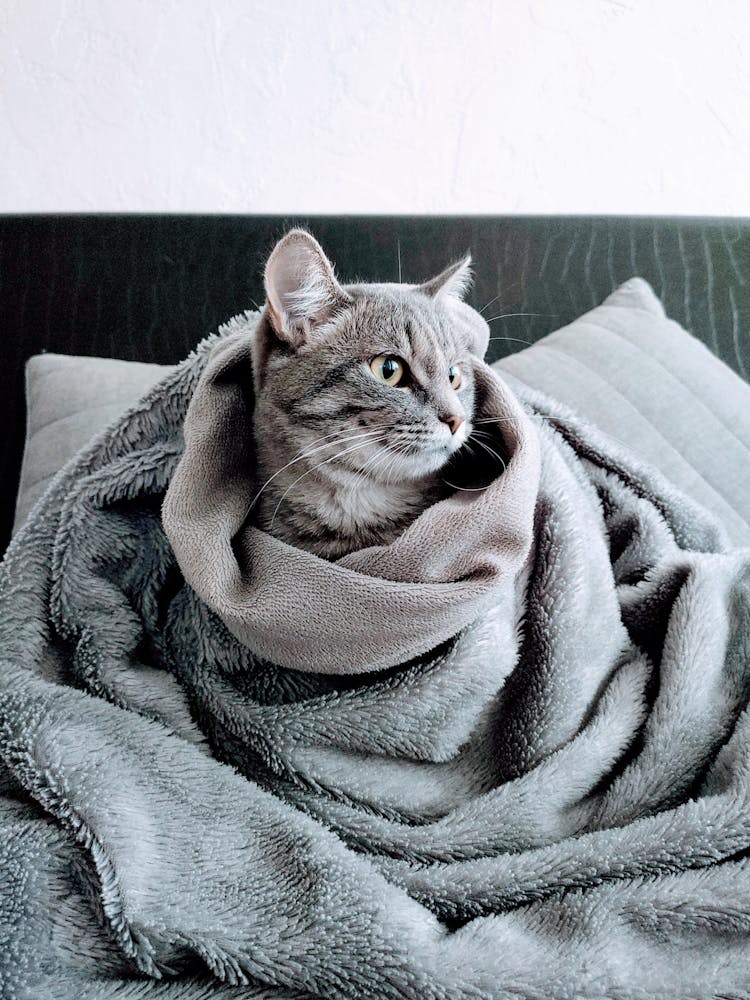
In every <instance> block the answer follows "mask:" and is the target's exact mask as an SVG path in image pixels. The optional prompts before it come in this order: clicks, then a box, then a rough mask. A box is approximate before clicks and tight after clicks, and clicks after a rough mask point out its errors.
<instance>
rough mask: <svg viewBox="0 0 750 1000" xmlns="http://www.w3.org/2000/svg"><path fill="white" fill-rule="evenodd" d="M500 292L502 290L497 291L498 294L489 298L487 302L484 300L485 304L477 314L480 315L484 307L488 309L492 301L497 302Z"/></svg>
mask: <svg viewBox="0 0 750 1000" xmlns="http://www.w3.org/2000/svg"><path fill="white" fill-rule="evenodd" d="M502 294H503V293H502V292H498V294H497V295H496V296H495V297H494V299H490V301H489V302H485V304H484V305H483V306H482V308H481V309H480V310H479V315H480V316H481V314H482V313H483V312H484V310H485V309H489V307H490V306H491V305H492V303H493V302H497V300H498V299H499V298H500V297H501V295H502Z"/></svg>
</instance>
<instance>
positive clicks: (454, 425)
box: [440, 414, 464, 434]
mask: <svg viewBox="0 0 750 1000" xmlns="http://www.w3.org/2000/svg"><path fill="white" fill-rule="evenodd" d="M440 419H441V420H442V421H443V423H444V424H447V425H448V426H449V427H450V429H451V434H455V433H456V431H457V430H458V428H459V427H460V426H461V424H462V423H463V422H464V418H463V417H457V416H456V415H455V414H449V415H448V416H445V417H441V418H440Z"/></svg>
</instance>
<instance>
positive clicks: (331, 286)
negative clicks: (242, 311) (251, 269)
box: [265, 229, 349, 350]
mask: <svg viewBox="0 0 750 1000" xmlns="http://www.w3.org/2000/svg"><path fill="white" fill-rule="evenodd" d="M265 286H266V305H267V309H268V318H269V319H270V321H271V326H272V327H273V329H274V331H275V333H276V335H277V336H278V337H279V338H280V339H281V340H284V341H286V342H287V343H288V344H289V345H290V346H291V347H293V348H294V349H295V350H297V349H299V348H301V347H304V346H305V345H308V344H314V343H315V342H316V341H317V340H318V339H319V338H318V333H319V331H320V328H321V327H322V326H323V325H324V324H325V323H326V322H327V321H328V320H329V319H330V318H331V317H332V316H333V314H334V312H335V311H336V309H337V307H339V306H340V305H342V304H343V303H344V302H346V301H348V300H349V296H348V295H347V293H346V292H345V291H344V289H343V288H342V287H341V285H340V284H339V283H338V281H336V278H335V276H334V273H333V265H332V264H331V262H330V261H329V260H328V258H327V257H326V255H325V254H324V253H323V250H322V248H321V246H320V244H319V243H318V241H317V240H316V239H314V237H312V236H311V235H310V233H308V232H306V231H305V230H304V229H292V230H291V232H288V233H287V234H286V236H285V237H284V238H283V239H282V240H280V241H279V242H278V243H277V244H276V246H275V247H274V249H273V252H272V253H271V256H270V257H269V258H268V263H267V264H266V271H265Z"/></svg>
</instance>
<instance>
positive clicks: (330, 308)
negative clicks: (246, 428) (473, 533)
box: [252, 229, 489, 559]
mask: <svg viewBox="0 0 750 1000" xmlns="http://www.w3.org/2000/svg"><path fill="white" fill-rule="evenodd" d="M470 263H471V260H470V258H469V257H467V258H466V259H464V260H461V261H459V262H458V263H456V264H454V265H452V266H451V267H449V268H447V270H445V271H443V273H442V274H440V275H438V276H437V277H436V278H433V279H432V280H431V281H428V282H426V283H425V284H422V285H407V284H352V285H345V286H342V285H340V284H339V282H338V281H337V280H336V277H335V276H334V271H333V267H332V265H331V263H330V261H329V260H328V258H327V257H326V255H325V254H324V252H323V250H322V249H321V247H320V245H319V244H318V243H317V242H316V240H315V239H314V238H313V237H312V236H311V235H310V234H309V233H307V232H305V231H304V230H301V229H295V230H292V231H291V232H289V233H288V234H287V235H286V236H285V237H284V238H283V239H282V240H281V241H280V242H279V243H277V245H276V247H275V248H274V250H273V252H272V253H271V255H270V257H269V259H268V262H267V264H266V269H265V291H266V305H265V309H264V311H263V315H262V318H261V322H260V324H259V326H258V328H257V331H256V334H255V340H254V343H253V368H254V377H255V400H256V402H255V413H254V433H255V443H256V450H257V463H258V476H259V478H258V489H257V493H256V495H255V498H254V501H253V508H252V510H253V516H254V520H255V523H257V524H258V525H259V526H260V527H261V528H263V529H264V530H266V531H268V532H270V533H271V534H273V535H275V536H277V537H278V538H280V539H282V540H283V541H286V542H288V543H289V544H291V545H295V546H297V547H299V548H302V549H307V550H308V551H310V552H313V553H315V554H316V555H318V556H321V557H323V558H325V559H336V558H338V557H340V556H343V555H345V554H346V553H349V552H352V551H354V550H356V549H361V548H364V547H366V546H370V545H382V544H387V543H388V542H390V541H392V540H393V539H394V538H395V537H396V536H397V535H398V534H399V533H400V532H401V531H403V530H404V528H405V527H406V526H407V525H408V524H409V523H410V522H411V521H412V520H413V519H414V518H415V517H417V516H418V515H419V514H420V513H421V512H422V511H423V510H425V508H426V507H427V506H429V505H430V504H432V503H435V502H436V501H437V500H439V499H441V498H443V497H445V496H446V494H447V493H448V492H450V491H451V490H452V489H454V488H455V484H453V483H451V482H448V480H450V479H451V477H450V475H449V474H448V473H449V471H450V467H451V465H452V463H453V462H454V459H455V457H456V456H457V455H458V453H459V452H460V451H461V449H464V451H465V450H466V447H467V444H468V442H469V437H470V435H471V434H472V431H473V430H474V428H473V425H472V418H473V416H474V407H475V385H474V379H473V374H472V364H471V358H472V356H474V357H479V358H480V359H481V357H482V356H483V354H484V351H485V349H486V347H487V341H488V336H489V331H488V327H487V324H486V323H485V321H484V320H483V318H482V317H481V316H480V315H479V313H478V312H476V311H475V310H474V309H472V308H470V307H469V306H467V305H466V304H465V303H464V302H463V301H462V295H463V294H464V292H465V291H466V288H467V286H468V284H469V282H470V279H471V273H470ZM480 433H481V432H480ZM468 446H469V447H471V445H468ZM485 447H486V446H485Z"/></svg>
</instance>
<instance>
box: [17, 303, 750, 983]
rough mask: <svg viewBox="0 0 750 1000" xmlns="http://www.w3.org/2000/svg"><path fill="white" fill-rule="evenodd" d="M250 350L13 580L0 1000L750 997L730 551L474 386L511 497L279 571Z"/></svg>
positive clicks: (692, 511) (502, 396)
mask: <svg viewBox="0 0 750 1000" xmlns="http://www.w3.org/2000/svg"><path fill="white" fill-rule="evenodd" d="M255 321H256V319H255V317H253V316H249V315H248V316H247V317H245V318H243V319H240V320H237V321H235V322H233V323H232V324H230V325H229V326H228V327H227V328H225V329H224V330H223V331H222V333H221V335H220V337H219V338H211V339H209V340H208V341H206V342H204V343H203V344H202V345H201V346H200V347H199V348H198V350H197V351H196V353H195V354H193V355H192V356H191V357H190V358H188V359H187V361H185V362H184V363H183V364H182V365H181V366H180V367H179V368H178V369H177V370H176V371H175V373H174V374H170V375H169V376H167V377H166V378H165V379H164V380H163V381H162V382H161V383H160V384H159V385H158V386H157V387H156V388H155V389H154V390H153V391H152V392H151V393H150V394H149V395H148V396H147V397H146V398H145V399H144V400H143V401H142V403H141V404H140V405H138V406H137V407H136V408H135V409H134V410H132V411H131V412H130V413H128V414H127V415H126V416H125V417H123V419H122V420H121V421H120V422H119V423H118V424H117V425H116V426H114V427H112V428H110V429H109V431H107V432H106V433H105V434H103V435H102V436H100V437H99V438H98V439H97V440H96V441H94V442H93V443H92V445H91V446H90V447H89V448H88V449H87V450H86V451H85V452H84V453H82V454H81V455H80V456H79V457H78V458H77V459H76V460H74V462H73V463H72V464H71V465H69V466H68V467H67V468H66V469H64V470H63V472H61V473H60V474H59V475H58V476H57V478H56V479H55V481H54V483H53V484H52V486H51V487H50V489H49V490H48V492H47V493H46V495H45V497H44V498H43V499H42V501H41V502H40V503H39V504H38V506H37V507H36V508H35V511H34V513H33V514H32V516H31V517H30V519H29V521H28V523H27V525H26V526H25V527H24V529H23V530H22V531H21V533H20V534H19V535H18V536H17V537H16V539H15V540H14V542H13V543H12V545H11V547H10V549H9V551H8V554H7V556H6V559H5V561H4V563H3V566H2V569H1V570H0V574H1V579H0V658H1V659H2V663H1V664H0V831H1V832H0V874H1V875H2V881H1V882H0V963H2V965H1V973H0V992H1V995H2V997H3V998H5V997H7V998H20V997H31V998H48V997H49V998H57V997H60V998H74V997H75V998H78V1000H90V998H104V997H118V998H120V997H122V998H152V997H153V998H157V997H158V998H161V997H168V998H191V1000H198V998H205V997H213V996H221V997H227V998H230V997H243V998H245V997H269V998H270V997H281V998H293V997H325V998H331V997H368V998H369V997H377V998H381V997H383V998H390V997H400V998H420V1000H421V998H445V1000H451V998H462V997H466V998H480V997H492V998H508V1000H510V998H515V1000H518V998H535V1000H557V998H560V1000H562V998H569V1000H573V998H620V1000H626V998H628V1000H635V998H639V1000H647V998H648V1000H658V998H667V997H669V998H678V997H679V998H696V1000H697V998H701V1000H705V998H709V997H724V998H728V997H735V998H737V997H747V996H750V861H749V860H748V858H747V852H748V848H749V847H750V801H749V795H748V791H749V790H750V776H749V775H748V766H749V763H750V759H749V757H748V751H749V750H750V716H749V715H748V712H747V704H748V697H749V696H750V670H748V665H749V661H750V572H749V569H748V567H749V566H750V553H749V552H748V551H747V550H744V551H740V550H731V549H730V548H729V546H728V544H727V543H726V540H725V537H724V533H723V531H722V529H721V527H720V526H719V525H718V524H716V523H715V522H714V520H713V519H712V517H711V516H710V515H709V514H708V513H707V512H706V511H704V510H702V509H700V508H698V507H697V506H696V505H694V504H693V503H692V502H690V501H688V500H687V499H686V498H685V497H684V496H682V495H680V494H678V493H677V492H676V491H675V490H674V489H673V488H672V487H671V486H670V485H669V484H668V483H667V482H665V481H664V480H663V479H662V478H661V477H660V476H659V475H658V474H657V473H656V472H655V471H653V470H652V469H649V468H646V467H644V466H643V465H641V464H640V463H639V462H638V460H637V459H636V458H634V457H633V456H631V455H629V454H628V453H627V452H626V451H625V450H624V448H623V447H622V446H621V445H620V444H619V443H617V442H613V441H612V440H611V439H607V438H605V437H604V436H602V435H601V434H599V433H598V432H597V431H596V430H595V429H594V428H592V427H590V426H584V425H583V424H582V423H580V422H578V421H577V420H576V418H575V417H574V416H573V415H572V414H571V413H569V412H567V411H565V410H564V409H563V408H562V407H560V406H558V405H557V404H556V403H554V402H553V401H551V400H549V399H546V398H543V397H541V396H538V395H536V394H534V393H531V392H529V391H528V390H526V389H524V388H523V387H522V386H521V385H520V384H517V385H515V386H514V389H515V396H514V395H513V393H511V392H509V390H508V389H507V387H506V386H505V385H504V384H503V383H501V382H500V381H499V379H497V378H496V377H495V376H493V375H492V374H491V373H489V370H485V369H483V370H482V374H481V376H480V379H481V382H482V393H481V405H482V406H483V407H484V409H485V412H490V413H492V412H495V413H497V419H498V421H501V422H500V423H499V424H498V426H499V427H502V428H503V431H502V434H503V441H504V444H505V446H506V457H507V459H508V461H507V468H506V470H505V472H504V473H502V475H501V476H499V477H496V479H498V480H499V481H498V482H495V481H494V480H493V481H492V482H491V483H487V484H485V485H486V489H476V490H475V491H474V492H465V493H462V494H461V497H460V498H457V497H453V498H449V500H447V501H443V502H441V503H446V504H447V506H446V507H442V508H441V507H440V504H438V505H436V507H435V508H431V512H430V513H429V523H428V526H427V527H428V529H429V530H425V531H422V527H421V526H418V527H415V529H414V532H412V535H411V536H410V537H409V538H406V539H400V540H399V541H398V543H396V545H397V548H396V549H395V550H393V551H392V552H391V553H390V556H389V554H388V553H386V552H384V551H382V550H378V549H377V548H375V549H372V550H366V551H365V552H364V553H363V554H359V555H358V556H357V557H356V558H355V559H353V560H352V561H351V564H348V565H344V566H339V567H337V566H335V565H333V564H326V565H325V566H316V565H314V564H313V563H312V562H310V559H312V558H313V557H310V559H308V558H307V557H305V558H304V560H303V562H298V560H299V559H300V558H301V557H300V556H299V555H298V554H297V553H296V552H295V551H294V550H291V551H286V550H288V549H289V547H288V546H286V547H283V546H282V543H279V544H278V545H277V544H275V543H273V542H272V541H271V542H269V541H268V539H267V538H266V539H263V538H261V537H260V534H262V533H257V532H256V531H255V529H253V528H252V527H251V526H250V525H249V522H247V520H246V519H243V517H244V515H243V510H242V504H239V502H238V497H239V496H241V495H242V491H243V490H244V489H245V488H246V484H245V483H244V480H243V477H244V473H243V471H242V469H243V462H244V461H245V459H243V460H242V461H239V460H238V458H237V455H239V454H240V453H241V451H242V448H243V444H242V442H243V441H245V440H247V439H249V437H250V435H249V433H248V431H247V427H245V428H244V429H243V428H242V427H241V426H238V425H237V421H238V420H239V421H243V420H244V421H247V419H248V415H249V413H250V412H251V400H250V399H249V397H248V392H249V391H250V390H248V386H251V384H252V383H251V382H248V381H247V380H246V379H243V377H242V374H243V371H244V370H245V368H246V356H245V348H244V343H245V341H246V338H247V337H249V336H250V334H251V330H252V328H253V324H254V323H255ZM222 358H223V360H222ZM228 358H229V359H230V361H231V359H232V358H234V360H235V361H236V364H234V363H233V362H232V363H227V359H228ZM243 366H244V367H243ZM238 386H240V387H241V389H242V391H241V392H239V393H238V391H237V387H238ZM216 393H218V395H219V396H221V397H222V398H223V399H224V405H219V403H218V401H216V402H215V407H216V408H215V409H213V410H212V409H210V408H209V410H207V411H205V410H204V411H202V410H201V407H202V405H203V402H204V401H205V400H207V399H208V398H209V397H212V396H214V395H215V394H216ZM516 397H517V398H518V399H520V401H521V403H522V404H523V405H519V403H518V402H517V401H516ZM191 400H192V403H191ZM243 400H244V402H243ZM211 406H214V403H212V404H211ZM499 409H502V411H503V412H502V413H501V412H499ZM212 414H213V416H212ZM505 418H508V419H505ZM183 431H184V433H183ZM243 435H244V437H243ZM231 449H237V451H235V452H233V454H234V458H232V459H231V461H230V463H229V465H230V468H229V473H228V475H227V476H226V477H223V476H218V477H216V478H215V479H213V480H212V472H211V469H212V468H213V465H212V461H213V460H211V458H210V456H211V455H213V456H214V457H215V459H216V461H217V462H220V461H221V456H222V455H223V456H225V458H226V456H227V455H229V454H230V452H231ZM247 457H248V456H245V458H247ZM191 463H192V466H193V467H194V468H200V469H203V477H204V478H202V479H200V482H198V483H196V482H193V483H192V485H191V483H190V482H189V481H187V480H186V479H185V477H184V471H185V469H186V468H189V467H190V466H191ZM245 471H246V470H245ZM207 485H208V486H210V488H208V489H204V487H206V486H207ZM238 490H239V492H238ZM200 491H203V493H202V498H201V499H200V502H198V503H196V502H195V497H196V496H199V494H200ZM222 491H223V492H222ZM165 494H167V502H166V503H165V504H164V521H162V512H161V507H162V503H163V500H164V496H165ZM191 497H192V499H191ZM488 498H489V499H488ZM245 501H247V497H245ZM238 504H239V505H238ZM437 508H440V509H439V510H438V509H437ZM245 513H246V511H245ZM459 514H460V516H459ZM423 516H424V515H423ZM443 518H445V520H443ZM446 525H447V526H448V527H449V528H450V529H451V532H452V534H451V533H446V532H445V531H444V530H443V528H444V527H445V526H446ZM165 529H166V530H165ZM419 532H422V533H421V535H419V534H418V533H419ZM417 535H418V537H419V538H420V539H421V549H420V547H419V546H415V545H414V538H415V536H417ZM209 538H213V539H214V549H213V550H212V548H211V546H210V545H209V544H208V542H207V539H209ZM170 539H171V541H170ZM482 540H484V542H485V543H486V545H485V547H484V549H483V546H482ZM191 543H194V544H195V545H196V546H199V547H200V546H203V547H204V548H203V550H202V556H201V559H196V551H197V550H195V549H192V548H191ZM212 551H213V555H214V556H215V558H214V557H213V556H212ZM483 551H484V558H483V557H482V552H483ZM410 553H411V555H410ZM410 559H411V560H412V561H411V562H410ZM414 559H416V562H414ZM201 566H203V567H204V570H205V572H203V571H201V569H200V567H201ZM206 567H208V569H206ZM420 567H421V568H420ZM368 578H369V582H368ZM274 580H276V581H282V582H283V588H282V587H280V586H277V587H276V590H275V592H274V586H273V581H274ZM321 594H322V596H321ZM337 594H338V599H337ZM353 595H354V596H353ZM384 595H386V597H387V599H388V601H389V602H390V607H391V608H392V611H393V615H394V619H393V621H394V623H395V624H394V626H393V628H392V629H391V630H390V635H389V630H388V628H387V627H386V625H387V621H386V620H381V619H377V622H376V627H371V626H372V622H373V620H374V619H373V618H372V616H373V615H375V616H377V615H382V614H384V607H387V606H388V605H387V604H386V605H384V604H383V600H384ZM402 601H403V602H405V605H404V606H406V607H408V608H409V609H410V612H409V615H410V616H411V618H412V620H411V621H409V615H405V614H404V613H403V607H402V604H401V602H402ZM344 607H346V608H348V610H347V612H346V620H345V621H343V622H342V621H341V617H340V616H341V609H342V608H344ZM352 607H354V612H352ZM357 609H359V614H357ZM274 616H275V618H274ZM446 619H447V620H448V622H449V627H445V625H444V621H445V620H446ZM274 620H276V621H277V622H278V632H277V633H275V632H274V629H273V628H272V627H269V623H270V625H273V622H274ZM327 630H328V631H327ZM326 634H329V635H330V636H331V647H330V649H329V650H326V647H325V642H324V638H325V635H326ZM415 636H416V637H417V638H414V637H415ZM300 637H301V638H300ZM347 637H348V648H347V641H346V640H347ZM389 640H390V641H389ZM271 651H275V652H276V653H277V654H278V656H277V662H274V661H273V658H272V657H271V656H270V655H269V653H270V652H271ZM318 657H319V658H320V659H319V667H318V668H317V669H316V663H317V662H318V659H317V658H318ZM347 664H348V667H347Z"/></svg>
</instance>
